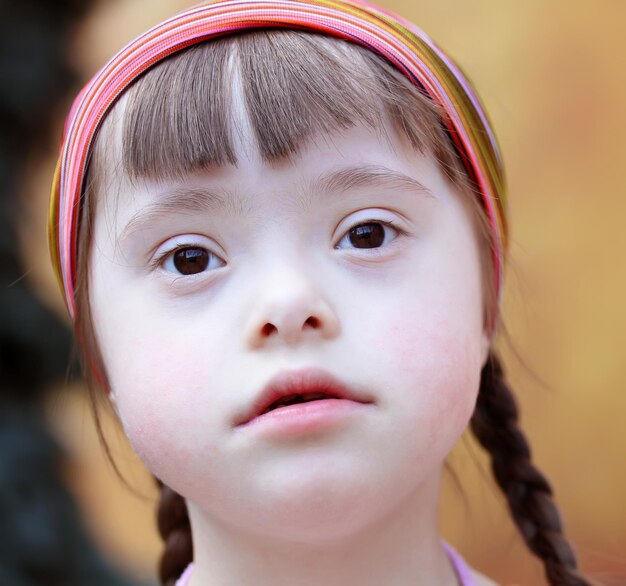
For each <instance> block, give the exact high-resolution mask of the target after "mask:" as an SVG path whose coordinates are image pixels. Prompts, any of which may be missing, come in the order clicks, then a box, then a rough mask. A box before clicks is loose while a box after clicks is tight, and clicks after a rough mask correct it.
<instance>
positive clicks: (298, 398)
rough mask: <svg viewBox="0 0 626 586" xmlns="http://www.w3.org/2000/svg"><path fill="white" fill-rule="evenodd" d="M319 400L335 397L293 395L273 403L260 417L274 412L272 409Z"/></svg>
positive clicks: (311, 394) (312, 394)
mask: <svg viewBox="0 0 626 586" xmlns="http://www.w3.org/2000/svg"><path fill="white" fill-rule="evenodd" d="M321 399H337V397H333V396H332V395H328V394H326V393H295V394H293V395H287V396H285V397H282V398H281V399H278V400H277V401H274V402H273V403H272V404H271V405H269V406H268V407H267V408H266V409H265V410H264V411H263V412H262V413H261V415H263V414H265V413H269V412H270V411H274V409H279V408H280V407H287V406H288V405H296V404H297V403H309V402H311V401H319V400H321Z"/></svg>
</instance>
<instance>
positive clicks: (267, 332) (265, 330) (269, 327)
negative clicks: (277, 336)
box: [261, 323, 276, 336]
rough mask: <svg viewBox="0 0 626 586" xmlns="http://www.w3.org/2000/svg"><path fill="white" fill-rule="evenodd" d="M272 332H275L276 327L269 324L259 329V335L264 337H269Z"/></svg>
mask: <svg viewBox="0 0 626 586" xmlns="http://www.w3.org/2000/svg"><path fill="white" fill-rule="evenodd" d="M274 331H276V326H275V325H273V324H270V323H267V324H265V325H264V326H263V327H262V328H261V333H262V334H263V335H264V336H269V335H271V334H272V333H273V332H274Z"/></svg>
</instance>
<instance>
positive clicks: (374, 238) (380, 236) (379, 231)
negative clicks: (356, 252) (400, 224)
mask: <svg viewBox="0 0 626 586" xmlns="http://www.w3.org/2000/svg"><path fill="white" fill-rule="evenodd" d="M348 235H349V240H350V244H352V245H353V246H354V247H355V248H378V247H379V246H382V244H383V242H384V241H385V229H384V228H383V226H382V225H381V224H377V223H375V222H369V223H367V224H361V225H359V226H355V227H354V228H352V229H351V230H350V231H349V232H348Z"/></svg>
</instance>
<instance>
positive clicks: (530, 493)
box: [471, 352, 590, 586]
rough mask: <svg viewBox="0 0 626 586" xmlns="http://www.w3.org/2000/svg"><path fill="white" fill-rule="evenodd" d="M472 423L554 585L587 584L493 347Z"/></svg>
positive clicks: (521, 527)
mask: <svg viewBox="0 0 626 586" xmlns="http://www.w3.org/2000/svg"><path fill="white" fill-rule="evenodd" d="M471 429H472V432H473V433H474V435H475V436H476V438H477V439H478V441H479V442H480V444H481V445H482V446H483V448H485V449H486V450H487V451H488V452H489V454H490V455H491V467H492V470H493V473H494V476H495V479H496V481H497V483H498V485H499V486H500V488H501V490H502V492H504V494H505V495H506V498H507V501H508V505H509V509H510V511H511V514H512V516H513V519H514V520H515V523H516V525H517V527H518V529H519V531H520V533H521V534H522V537H523V538H524V541H525V542H526V545H527V546H528V547H529V549H530V550H531V551H532V552H533V553H534V554H535V555H536V556H538V557H539V558H541V560H542V561H543V563H544V567H545V572H546V576H547V578H548V582H549V583H550V584H551V586H589V584H590V582H589V581H587V580H586V579H585V578H584V577H583V576H582V575H581V574H580V573H579V572H578V570H577V562H576V556H575V554H574V551H573V549H572V547H571V546H570V544H569V543H568V541H567V540H566V538H565V536H564V534H563V526H562V523H561V518H560V515H559V511H558V509H557V507H556V505H555V503H554V500H553V499H552V488H551V487H550V485H549V483H548V481H547V480H546V478H545V476H544V475H543V474H542V473H541V472H540V471H539V470H538V469H537V468H536V467H535V466H534V465H533V463H532V461H531V452H530V447H529V445H528V442H527V440H526V438H525V436H524V434H523V433H522V431H521V429H520V428H519V425H518V408H517V404H516V402H515V399H514V397H513V394H512V392H511V390H510V389H509V387H508V385H507V383H506V381H505V379H504V372H503V370H502V366H501V364H500V360H499V359H498V357H497V355H495V354H494V353H493V352H492V353H491V354H490V356H489V359H488V360H487V363H486V364H485V366H484V367H483V370H482V373H481V379H480V390H479V393H478V401H477V404H476V410H475V411H474V415H473V416H472V421H471Z"/></svg>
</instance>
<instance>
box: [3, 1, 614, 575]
mask: <svg viewBox="0 0 626 586" xmlns="http://www.w3.org/2000/svg"><path fill="white" fill-rule="evenodd" d="M5 2H7V0H4V2H0V7H1V9H2V10H6V9H8V8H7V7H8V6H9V4H6V5H5ZM380 3H381V4H382V5H383V6H385V7H387V8H389V9H391V10H394V11H396V12H398V13H400V14H402V15H403V16H405V17H407V18H408V19H409V20H411V21H413V22H415V23H416V24H418V25H419V26H420V27H421V28H423V29H424V30H425V31H426V32H427V33H428V34H429V36H431V37H432V38H433V39H434V40H435V41H436V42H437V43H438V44H439V45H441V46H442V47H444V48H445V50H446V51H447V52H448V53H449V54H450V55H452V56H453V58H454V59H455V60H456V61H457V62H458V63H459V64H460V65H461V67H462V68H463V69H464V70H465V71H466V73H467V74H468V76H469V77H470V78H471V79H472V80H473V81H474V83H475V85H476V87H477V88H478V92H479V94H480V95H481V97H482V99H483V101H484V103H485V105H486V108H487V110H488V112H489V114H490V117H491V119H492V121H493V123H494V126H495V129H496V133H497V135H498V137H499V140H500V143H501V146H502V150H503V153H504V158H505V162H506V165H507V172H508V184H509V207H510V216H511V232H512V240H511V248H510V259H511V260H510V263H509V266H508V273H507V282H506V291H505V299H504V323H505V325H506V329H507V332H508V334H509V337H510V340H511V342H510V343H509V342H507V341H506V340H505V339H504V336H501V338H500V340H499V341H498V345H499V347H500V349H501V352H502V354H503V355H504V360H505V364H506V365H507V369H508V372H509V375H510V379H511V381H512V386H513V388H514V389H515V390H516V392H517V396H518V398H519V402H520V404H521V408H522V424H523V426H524V429H525V430H526V432H527V433H528V436H529V438H530V440H531V445H532V447H533V450H534V456H535V459H536V462H537V464H538V465H539V467H540V468H541V469H543V471H544V472H545V473H546V474H547V476H548V478H549V479H550V480H551V482H552V484H553V487H554V489H555V492H556V497H557V502H558V504H559V505H560V507H561V509H562V513H563V517H564V521H565V526H566V530H567V532H568V535H569V537H570V538H571V540H572V541H573V542H574V544H575V547H576V549H577V552H578V554H579V558H580V560H581V562H582V567H583V570H585V571H586V572H587V573H589V574H590V575H592V576H593V577H595V578H596V579H598V580H600V581H602V582H603V583H604V584H606V585H608V586H613V585H615V586H616V585H618V584H621V585H623V584H626V554H625V552H626V507H624V506H622V505H621V499H622V498H623V495H624V494H626V424H625V422H624V413H626V393H624V391H623V388H622V387H623V381H624V380H626V302H625V300H626V267H625V266H624V262H623V256H624V254H625V253H626V230H625V229H624V228H623V223H624V220H623V218H624V217H626V198H624V192H625V191H626V164H625V160H624V159H625V156H626V144H624V142H623V141H624V138H623V137H624V135H625V134H626V110H625V108H624V103H626V72H625V68H624V67H623V62H624V58H625V57H626V47H625V46H624V42H623V23H624V22H626V3H622V2H619V1H616V0H599V1H597V2H593V3H591V2H576V1H572V0H527V1H526V2H524V3H521V2H501V1H500V0H438V1H437V2H433V1H432V0H429V1H425V0H411V1H410V2H409V1H407V0H394V1H390V0H385V1H384V2H380ZM68 4H71V2H68ZM74 4H76V5H79V4H80V3H76V2H75V3H74ZM24 5H28V3H22V6H24ZM188 5H189V3H185V2H181V1H179V0H101V1H100V2H94V3H92V6H91V8H90V9H87V8H89V3H83V8H84V9H81V10H80V11H77V13H76V18H75V26H72V27H71V28H68V30H67V34H68V41H67V45H66V49H65V53H64V55H66V56H67V59H68V67H70V68H71V69H72V70H73V71H74V72H75V77H74V78H68V83H67V86H68V88H71V90H70V91H69V92H68V93H65V94H64V95H63V96H60V97H58V98H57V99H55V100H54V101H53V100H51V101H50V109H49V111H48V115H49V116H50V123H49V124H48V125H46V126H45V127H44V130H45V132H43V133H42V135H41V136H38V137H37V140H36V141H33V142H32V144H31V145H30V146H29V148H28V149H26V150H24V152H23V153H22V154H21V161H22V162H21V164H20V173H19V176H18V177H17V178H16V179H15V181H14V182H13V184H12V193H13V194H14V195H15V196H16V197H15V199H16V200H17V201H19V204H20V205H21V211H20V213H19V218H20V219H19V222H18V225H17V226H16V234H17V236H16V237H17V239H18V240H19V242H20V246H21V248H20V250H21V253H20V254H21V258H20V262H21V267H22V269H21V272H20V273H19V274H18V276H17V277H16V278H19V277H21V276H24V279H22V280H23V282H24V284H25V285H28V286H29V287H31V288H32V290H34V291H35V292H36V295H37V296H38V300H39V301H40V302H41V303H42V304H43V306H42V307H43V308H44V310H43V311H49V312H50V316H51V317H50V319H52V320H57V321H59V324H58V325H55V326H54V327H55V328H57V327H59V328H61V329H60V330H59V331H62V325H61V324H62V320H64V319H65V312H64V308H63V302H62V300H61V297H60V294H59V292H58V290H57V286H56V282H55V280H54V277H53V275H52V270H51V268H50V266H49V261H48V252H47V242H46V214H47V204H48V194H49V189H50V183H51V178H52V174H53V170H54V164H55V156H56V149H57V145H58V141H59V137H60V134H61V128H62V123H63V117H64V115H65V112H66V111H67V109H68V108H69V104H70V99H71V95H73V93H75V91H76V90H77V89H78V88H79V87H80V86H81V85H82V83H84V82H85V81H86V80H87V79H88V77H89V76H91V75H92V74H93V73H94V72H95V71H96V70H97V69H98V68H99V67H100V66H102V65H103V64H104V62H105V61H106V60H107V59H108V58H109V57H110V56H111V55H112V54H113V53H114V52H115V51H116V50H117V49H119V48H120V47H121V46H123V45H124V44H125V43H126V42H128V41H129V40H131V39H132V38H134V37H135V36H136V35H137V34H139V33H141V32H143V31H144V30H145V29H146V28H147V27H149V26H151V25H153V24H155V23H157V22H159V21H160V20H162V19H163V18H165V17H166V16H169V15H170V14H171V13H172V12H173V11H175V10H178V9H181V8H184V7H186V6H188ZM26 12H28V11H26ZM25 17H28V14H26V15H25ZM22 46H23V50H24V51H28V50H29V48H30V47H31V45H29V42H28V40H26V42H24V43H23V45H22ZM43 71H44V73H45V68H44V70H43ZM68 88H66V89H68ZM7 152H8V151H7ZM5 154H6V153H5ZM5 154H3V155H2V156H3V157H4V156H5ZM3 164H6V161H3ZM3 262H6V261H5V260H3ZM3 303H4V302H3ZM7 307H8V306H5V307H3V308H2V311H3V312H6V311H7ZM45 308H47V310H46V309H45ZM54 316H58V318H57V317H54ZM55 323H56V322H55ZM51 327H52V326H51ZM55 331H56V330H55ZM51 335H52V334H51ZM59 335H60V336H63V334H62V333H61V334H59ZM59 344H60V343H59ZM59 344H54V345H55V346H56V347H57V348H59V347H62V348H65V347H66V346H67V342H66V341H65V342H63V343H62V345H61V346H60V345H59ZM64 367H65V363H63V365H62V367H61V370H63V369H64ZM52 378H56V380H57V383H56V384H55V385H54V386H53V387H51V388H50V390H49V392H47V393H46V394H45V395H43V396H44V399H43V401H42V402H39V403H38V404H39V405H42V408H41V409H40V413H41V414H42V415H41V416H42V418H43V420H44V421H45V424H46V425H47V426H48V429H49V430H51V434H52V437H53V438H54V441H55V442H57V443H58V445H59V446H60V449H61V450H62V453H64V454H65V456H64V459H63V468H62V471H63V478H64V479H65V480H66V481H67V483H68V486H69V487H70V490H71V493H72V494H73V495H75V497H76V499H77V503H78V507H79V510H80V512H82V513H83V514H84V523H85V531H86V532H87V534H88V535H89V536H90V538H91V539H92V540H93V542H94V543H95V544H96V546H97V547H98V548H99V549H100V551H102V552H103V555H104V557H105V559H106V560H108V563H109V564H112V565H113V566H114V567H116V568H117V569H118V570H119V571H120V572H124V573H125V574H126V575H128V576H130V577H131V578H132V579H134V580H136V581H155V580H156V578H155V576H156V571H155V568H156V560H157V557H158V554H159V552H160V548H161V545H160V542H159V540H158V539H157V532H156V528H155V522H154V517H153V508H154V499H155V494H156V493H155V490H154V487H153V484H152V480H151V478H150V476H149V475H148V474H147V473H146V472H145V470H144V469H143V468H142V466H141V464H140V463H139V462H138V460H137V458H136V457H135V456H134V454H133V453H132V451H131V450H130V448H129V447H128V446H127V444H126V443H125V441H124V438H123V434H122V433H121V432H120V431H119V430H118V429H117V427H116V425H115V423H114V421H113V419H112V417H110V415H108V414H107V413H106V412H105V413H103V427H104V429H105V434H106V437H107V440H108V442H109V443H110V445H111V450H112V453H113V456H114V458H115V460H116V462H117V464H118V466H119V467H120V469H121V471H122V473H123V475H124V476H125V478H126V479H127V480H128V483H129V484H130V485H131V486H132V488H133V490H130V489H129V488H128V487H127V486H125V485H124V484H123V483H122V482H121V481H120V480H119V479H118V478H117V477H116V475H115V474H114V472H113V471H112V469H111V467H110V465H109V464H108V463H107V461H106V458H105V457H104V454H103V450H102V449H101V447H100V445H99V442H98V437H97V434H96V432H95V428H94V422H93V417H92V415H91V413H90V411H89V407H88V397H87V392H86V390H85V388H84V387H83V386H82V385H81V384H80V383H78V382H75V383H71V384H65V383H63V384H62V383H61V382H60V381H61V380H62V377H59V376H56V377H54V376H53V377H52ZM450 463H451V465H452V468H453V469H454V471H455V472H456V475H457V476H458V481H459V482H458V485H459V486H457V484H456V483H455V482H454V481H452V479H451V478H450V477H449V478H448V479H447V481H446V485H445V491H444V499H443V504H442V513H441V515H442V525H443V529H444V535H445V537H446V538H447V539H448V540H449V541H450V542H451V543H453V544H454V545H456V546H457V547H458V548H459V549H460V551H461V552H462V553H463V554H464V555H465V556H466V557H467V558H468V560H469V561H470V562H471V563H472V564H473V565H475V566H476V567H477V568H478V569H480V570H481V571H483V572H484V573H486V574H488V575H490V576H492V577H493V578H494V579H496V580H498V581H500V582H502V583H505V584H506V583H509V584H510V583H518V584H526V585H528V586H531V585H532V586H534V585H542V584H544V583H545V582H544V580H543V571H542V569H541V566H540V564H539V563H537V562H535V561H534V559H533V558H532V556H531V555H530V554H529V553H528V552H527V550H526V548H525V547H524V545H523V544H522V542H521V539H520V538H519V537H517V534H516V531H515V529H514V527H513V525H512V523H511V521H510V520H509V516H508V512H507V510H506V507H505V504H504V502H503V500H502V497H501V496H500V495H499V492H498V490H497V488H496V487H495V485H494V484H493V482H492V480H491V475H490V472H489V468H488V465H487V461H486V458H485V457H484V455H483V453H482V451H481V450H480V448H478V447H477V446H476V445H475V444H474V443H473V441H472V440H470V439H469V437H468V438H464V439H463V441H462V442H461V443H460V444H459V446H458V448H457V449H456V450H455V452H454V453H453V454H452V456H451V457H450Z"/></svg>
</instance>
